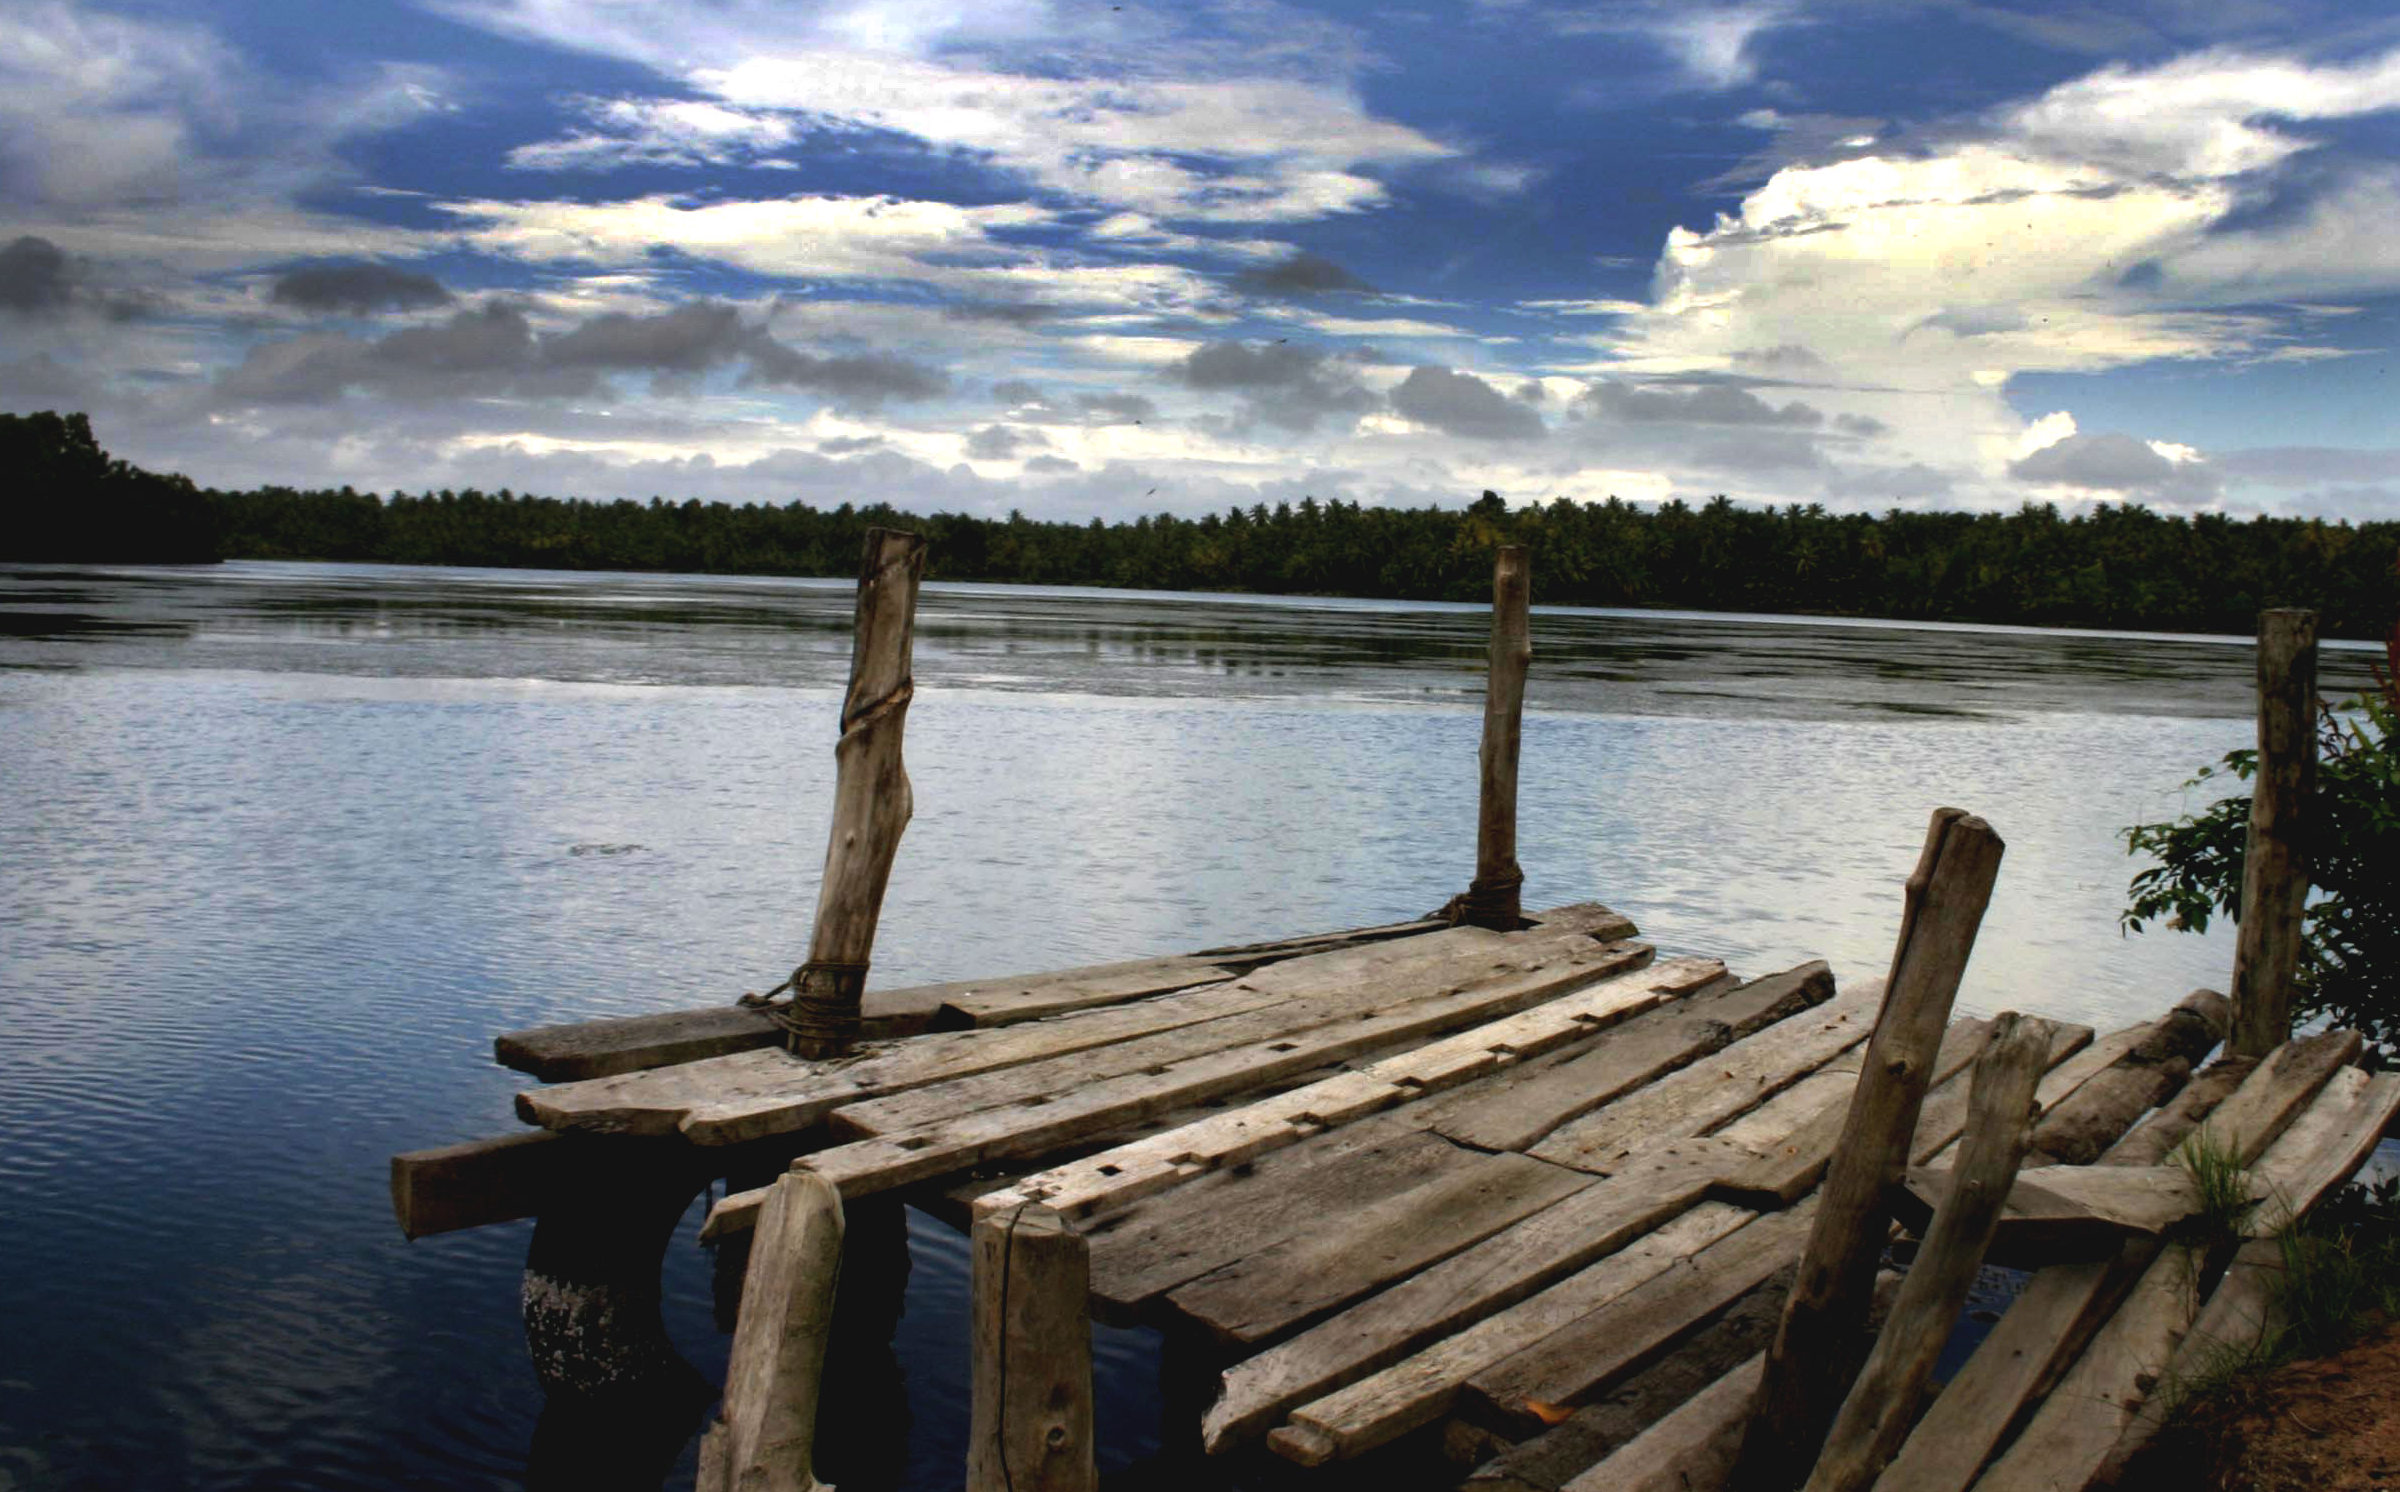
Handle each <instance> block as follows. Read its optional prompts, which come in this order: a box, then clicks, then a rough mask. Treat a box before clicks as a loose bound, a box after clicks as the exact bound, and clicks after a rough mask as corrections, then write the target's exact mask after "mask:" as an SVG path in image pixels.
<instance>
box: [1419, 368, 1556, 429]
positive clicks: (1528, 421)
mask: <svg viewBox="0 0 2400 1492" xmlns="http://www.w3.org/2000/svg"><path fill="white" fill-rule="evenodd" d="M1392 408H1393V409H1394V410H1396V411H1398V412H1399V413H1400V414H1402V415H1405V416H1407V417H1408V418H1409V419H1412V420H1414V421H1416V422H1417V423H1418V424H1420V425H1431V426H1432V427H1433V428H1434V429H1436V430H1439V431H1441V432H1442V433H1443V434H1445V435H1456V436H1461V437H1463V438H1465V439H1468V440H1537V439H1539V438H1540V437H1541V436H1542V435H1543V434H1544V429H1543V425H1542V417H1541V416H1540V415H1538V414H1536V413H1534V412H1533V410H1531V409H1530V408H1528V407H1526V406H1525V405H1524V404H1522V403H1519V402H1517V401H1515V400H1513V399H1510V398H1509V397H1508V396H1507V395H1505V394H1503V393H1501V392H1500V391H1499V390H1498V389H1496V388H1493V387H1492V386H1491V385H1490V384H1488V383H1485V382H1484V381H1483V380H1482V379H1480V378H1477V377H1476V376H1475V375H1474V374H1472V373H1454V372H1452V371H1451V370H1450V369H1448V368H1436V367H1430V366H1419V367H1416V368H1413V369H1411V370H1410V371H1409V375H1408V377H1407V378H1406V379H1404V380H1402V382H1401V384H1400V386H1399V387H1398V388H1396V389H1394V390H1392Z"/></svg>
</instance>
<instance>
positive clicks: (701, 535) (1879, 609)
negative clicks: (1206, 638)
mask: <svg viewBox="0 0 2400 1492" xmlns="http://www.w3.org/2000/svg"><path fill="white" fill-rule="evenodd" d="M0 418H6V417H0ZM59 418H60V417H58V416H55V415H34V416H30V417H26V419H24V420H14V419H11V420H10V421H9V423H7V424H6V425H0V439H4V440H5V444H0V453H5V454H6V455H8V456H11V457H16V455H17V451H16V447H17V443H18V441H19V434H18V431H19V427H21V426H23V425H25V424H26V423H28V422H29V421H30V422H34V423H38V422H41V421H46V420H47V421H57V420H59ZM63 423H65V424H66V425H68V426H69V427H71V428H73V429H77V430H80V431H81V432H83V434H84V435H85V436H88V434H89V426H88V424H83V423H82V416H80V415H76V416H69V417H66V419H65V421H64V422H63ZM93 449H94V451H97V447H94V448H93ZM17 459H18V460H20V461H21V460H22V459H23V458H22V457H18V458H17ZM103 460H104V462H105V458H103ZM105 464H107V465H109V466H110V467H111V469H112V470H113V469H116V468H121V467H123V463H105ZM20 469H22V468H20ZM123 469H124V470H125V471H127V472H131V471H133V469H132V468H123ZM140 475H141V476H142V477H144V478H147V480H149V481H152V482H158V483H165V484H169V486H170V487H172V488H173V490H174V491H176V492H179V493H180V492H189V491H190V490H191V487H190V484H189V483H188V482H184V481H183V479H182V478H179V477H177V478H150V477H148V474H147V473H142V474H140ZM175 484H180V485H179V486H177V485H175ZM63 490H64V491H66V492H68V493H72V494H78V495H83V497H84V500H86V501H91V500H93V499H91V498H90V496H89V494H90V493H91V492H93V491H95V490H98V489H93V488H91V487H89V486H88V485H87V486H86V487H83V488H75V487H69V488H67V489H63ZM128 490H130V489H128ZM58 491H60V489H49V488H46V487H45V486H44V485H43V484H42V483H41V481H40V479H39V478H38V477H37V479H36V481H35V482H34V483H32V484H28V485H20V486H19V488H18V492H19V497H18V500H17V503H16V513H17V515H18V516H17V517H16V518H15V520H14V521H13V522H12V523H11V525H10V527H11V528H12V529H16V528H23V529H27V530H30V529H31V528H34V527H38V525H37V524H33V523H31V522H29V521H28V520H27V519H26V517H25V516H24V515H26V514H28V513H32V512H39V511H47V510H50V509H53V508H56V507H58V506H62V504H61V503H60V501H59V498H58V496H57V495H56V493H57V492H58ZM108 495H109V494H108V493H105V492H104V493H103V494H102V496H103V497H104V498H105V497H107V496H108ZM198 497H199V498H200V499H201V500H202V501H203V502H204V504H205V508H206V511H207V514H208V519H209V523H210V524H211V526H212V533H213V544H214V547H215V549H216V550H217V552H220V553H222V554H224V555H227V556H233V557H240V558H257V559H319V560H372V561H380V562H384V563H395V564H442V565H502V566H517V567H529V568H539V569H567V570H603V569H605V570H662V571H702V572H717V573H728V574H751V575H843V574H848V573H851V572H852V571H854V570H855V568H856V566H857V563H858V553H859V545H860V543H861V540H862V536H863V534H864V531H865V530H866V529H867V527H868V526H870V525H875V524H881V525H886V526H897V527H903V528H913V529H916V530H919V531H921V532H923V533H924V534H925V535H926V536H927V537H928V538H929V539H930V540H931V552H930V554H929V557H928V566H927V574H928V575H929V576H930V577H932V578H936V579H948V580H995V581H1025V582H1039V583H1047V584H1059V585H1104V586H1122V587H1127V588H1130V589H1141V590H1232V591H1256V592H1273V593H1300V594H1313V595H1345V596H1389V597H1401V598H1408V599H1420V600H1477V599H1482V598H1485V597H1488V596H1489V594H1490V587H1491V551H1492V549H1493V548H1494V547H1495V546H1497V545H1500V544H1505V543H1522V544H1527V545H1530V546H1532V549H1533V553H1534V594H1535V599H1536V600H1538V601H1543V602H1549V603H1554V604H1566V605H1588V606H1647V607H1675V608H1688V609H1692V610H1705V611H1783V612H1815V613H1834V614H1842V615H1860V616H1889V617H1905V618H1913V619H1925V620H1953V621H1981V622H2013V623H2029V624H2035V625H2044V626H2092V627H2129V628H2144V629H2156V630H2170V631H2183V630H2188V631H2210V632H2236V633H2241V632H2248V631H2250V630H2251V628H2252V627H2253V625H2254V624H2255V620H2256V616H2257V613H2258V611H2259V609H2260V608H2262V607H2266V606H2313V607H2316V608H2318V609H2319V610H2320V611H2321V612H2322V613H2323V617H2324V627H2325V630H2326V631H2327V633H2328V634H2330V635H2336V636H2349V637H2363V638H2375V637H2381V636H2382V635H2383V634H2384V632H2385V631H2386V629H2387V628H2389V627H2390V625H2391V624H2392V621H2393V618H2394V615H2395V613H2396V612H2400V571H2396V569H2395V563H2394V562H2395V558H2396V557H2400V523H2362V524H2357V525H2353V524H2350V523H2346V522H2343V523H2328V522H2325V521H2324V520H2321V519H2303V518H2252V519H2247V520H2236V519H2232V518H2226V517H2222V516H2218V515H2215V514H2205V513H2203V514H2198V515H2195V516H2193V517H2189V518H2185V517H2180V516H2169V515H2164V514H2159V513H2154V512H2151V511H2150V510H2148V509H2146V508H2142V507H2138V506H2131V505H2127V506H2107V505H2103V506H2100V507H2096V508H2094V509H2092V510H2091V511H2090V512H2088V513H2079V514H2075V515H2073V516H2068V515H2065V514H2062V513H2060V512H2059V511H2058V509H2057V508H2056V507H2054V506H2051V505H2048V504H2028V505H2026V506H2025V507H2022V508H2020V509H2018V510H2017V511H2016V512H2013V513H1919V512H1907V511H1902V510H1899V509H1894V510H1893V511H1891V512H1888V513H1884V514H1880V515H1877V514H1867V513H1831V512H1827V511H1826V510H1825V509H1823V508H1822V507H1819V506H1817V505H1815V504H1807V505H1800V504H1794V505H1790V506H1785V507H1766V508H1750V507H1742V506H1739V505H1737V504H1735V503H1733V502H1732V501H1731V500H1729V499H1727V498H1723V497H1718V498H1714V499H1711V500H1710V501H1708V502H1705V503H1702V504H1699V505H1697V506H1695V505H1692V504H1688V503H1685V502H1682V501H1680V500H1679V501H1673V502H1668V503H1664V504H1661V505H1659V506H1658V507H1655V508H1637V507H1635V506H1634V505H1632V504H1630V503H1626V502H1621V501H1619V500H1617V499H1614V498H1611V499H1609V500H1608V501H1606V502H1599V503H1576V502H1569V501H1567V500H1566V499H1564V498H1560V499H1556V500H1554V501H1552V502H1550V503H1548V504H1537V505H1533V506H1528V507H1522V508H1514V509H1512V508H1510V507H1509V506H1508V505H1507V504H1506V503H1504V502H1502V501H1501V500H1500V499H1499V498H1498V497H1496V496H1494V495H1492V494H1491V493H1488V492H1487V493H1485V494H1484V495H1483V497H1482V498H1481V500H1479V501H1477V502H1475V503H1472V504H1470V505H1469V506H1467V507H1465V508H1464V509H1456V508H1437V507H1425V508H1410V509H1403V508H1371V507H1363V506H1361V505H1359V504H1356V503H1350V502H1343V501H1340V500H1335V501H1332V502H1323V503H1320V502H1318V501H1316V500H1315V499H1314V498H1303V499H1302V500H1301V501H1300V502H1298V503H1296V504H1286V503H1277V504H1276V505H1274V506H1273V507H1271V508H1270V507H1268V506H1265V505H1263V504H1261V505H1258V506H1253V507H1249V508H1234V509H1231V510H1228V511H1227V512H1224V513H1221V514H1219V513H1212V514H1209V515H1207V516H1205V517H1201V518H1179V517H1175V516H1173V515H1171V514H1164V513H1161V514H1157V515H1155V516H1148V517H1141V518H1135V519H1131V520H1128V521H1123V522H1119V523H1115V524H1106V523H1103V522H1101V521H1100V520H1099V519H1097V518H1094V519H1092V520H1091V521H1090V522H1089V523H1086V524H1075V523H1064V522H1041V521H1036V520H1034V519H1029V518H1027V517H1025V516H1024V515H1023V514H1021V513H1011V514H1010V515H1009V516H1008V517H1007V518H1005V519H987V518H976V517H971V516H968V515H966V514H958V513H936V514H933V515H931V516H930V517H923V516H916V515H911V514H907V513H902V512H899V511H897V510H895V509H893V508H890V507H888V506H885V505H882V504H872V505H866V506H855V505H852V504H849V503H844V504H842V505H841V506H839V507H835V508H815V507H810V506H808V505H806V504H803V503H793V504H790V505H788V506H783V505H762V504H745V505H742V506H739V507H736V506H733V505H731V504H727V503H721V502H718V503H702V502H699V501H697V500H693V501H687V502H682V503H670V502H666V501H663V500H661V499H658V498H652V499H651V500H650V501H649V502H646V503H640V502H628V501H617V502H594V501H588V500H584V499H579V498H549V497H526V496H519V495H517V494H515V493H512V492H509V491H506V490H502V491H499V492H494V493H484V492H479V491H475V490H472V489H469V490H467V491H464V492H452V491H442V492H427V493H423V494H417V495H411V494H408V493H395V494H393V495H392V496H391V497H389V498H379V497H377V496H376V495H374V494H372V493H361V492H355V491H352V490H351V489H349V488H347V487H345V488H342V489H340V490H338V491H321V490H320V491H301V490H297V489H293V488H289V487H262V488H259V489H256V490H254V491H249V492H218V491H207V492H205V493H199V494H198ZM109 526H112V527H115V526H120V525H118V524H117V523H116V522H114V521H112V522H111V524H110V525H109ZM178 532H182V530H178ZM19 549H20V546H19V545H18V544H17V543H16V542H15V535H14V534H11V535H10V536H9V537H7V538H6V539H0V555H8V556H13V557H16V558H32V557H33V556H32V555H31V554H28V553H20V552H19ZM115 557H117V558H132V557H133V556H131V555H118V556H115Z"/></svg>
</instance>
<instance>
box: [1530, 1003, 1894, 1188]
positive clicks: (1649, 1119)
mask: <svg viewBox="0 0 2400 1492" xmlns="http://www.w3.org/2000/svg"><path fill="white" fill-rule="evenodd" d="M1882 995H1883V987H1882V985H1881V984H1880V983H1877V982H1874V981H1868V982H1866V983H1862V984H1859V985H1857V986H1854V987H1853V988H1851V989H1850V990H1848V991H1847V992H1845V993H1843V994H1841V995H1839V996H1836V997H1835V998H1834V999H1833V1000H1832V1001H1830V1002H1828V1003H1826V1004H1824V1005H1820V1006H1818V1007H1817V1008H1815V1009H1814V1010H1810V1011H1808V1012H1806V1013H1804V1014H1801V1015H1796V1016H1793V1017H1791V1018H1790V1019H1788V1020H1783V1021H1779V1022H1777V1023H1776V1024H1774V1025H1772V1026H1769V1027H1767V1028H1766V1029H1765V1030H1763V1031H1761V1032H1759V1033H1758V1034H1757V1035H1755V1036H1752V1037H1751V1038H1749V1039H1748V1040H1747V1041H1742V1042H1738V1043H1736V1044H1735V1045H1733V1046H1731V1047H1728V1048H1726V1049H1725V1050H1724V1051H1722V1052H1718V1053H1716V1054H1714V1055H1712V1056H1709V1057H1707V1058H1705V1059H1703V1060H1701V1061H1698V1062H1695V1063H1693V1064H1692V1065H1691V1066H1689V1067H1686V1068H1684V1069H1682V1070H1681V1071H1679V1072H1675V1073H1671V1074H1669V1075H1668V1076H1666V1077H1663V1078H1661V1079H1659V1080H1658V1081H1657V1082H1655V1083H1651V1084H1649V1085H1648V1086H1646V1087H1642V1088H1637V1089H1635V1090H1634V1091H1633V1092H1631V1093H1629V1094H1627V1095H1626V1096H1624V1097H1623V1098H1620V1099H1618V1100H1617V1101H1616V1102H1614V1103H1611V1104H1608V1105H1607V1106H1605V1107H1603V1108H1600V1109H1596V1110H1594V1111H1593V1112H1591V1113H1589V1114H1586V1115H1585V1116H1583V1117H1582V1118H1580V1119H1577V1120H1574V1121H1573V1122H1571V1123H1568V1124H1565V1125H1562V1126H1561V1127H1559V1128H1558V1129H1557V1130H1556V1131H1554V1132H1552V1134H1551V1135H1550V1137H1549V1138H1548V1139H1545V1140H1543V1141H1542V1142H1541V1143H1540V1144H1538V1145H1535V1146H1533V1147H1532V1148H1531V1149H1530V1150H1529V1151H1528V1152H1527V1153H1528V1154H1530V1155H1534V1156H1537V1157H1539V1158H1540V1159H1543V1160H1546V1161H1550V1162H1552V1163H1554V1164H1557V1165H1563V1166H1573V1167H1575V1168H1576V1169H1577V1170H1585V1171H1592V1172H1595V1173H1597V1174H1601V1175H1606V1174H1607V1173H1608V1171H1609V1170H1610V1168H1611V1167H1613V1166H1617V1165H1621V1164H1623V1163H1624V1161H1625V1159H1626V1158H1627V1157H1628V1156H1630V1155H1631V1154H1632V1153H1633V1152H1634V1151H1635V1150H1636V1149H1638V1148H1640V1147H1641V1146H1643V1145H1646V1144H1650V1143H1653V1142H1655V1141H1657V1140H1660V1139H1664V1138H1671V1137H1674V1136H1678V1135H1697V1134H1703V1133H1705V1132H1707V1131H1708V1130H1711V1129H1714V1128H1716V1127H1717V1126H1719V1125H1721V1124H1724V1123H1725V1122H1727V1121H1728V1120H1731V1119H1733V1118H1736V1117H1737V1116H1739V1115H1740V1114H1742V1113H1743V1112H1745V1111H1747V1110H1749V1109H1752V1108H1755V1107H1756V1106H1757V1105H1758V1104H1759V1103H1761V1102H1762V1101H1764V1100H1765V1099H1767V1098H1770V1097H1772V1096H1774V1095H1775V1094H1777V1093H1779V1092H1781V1091H1782V1090H1783V1089H1785V1088H1787V1087H1789V1086H1791V1085H1792V1084H1793V1083H1796V1082H1798V1081H1799V1080H1800V1079H1801V1078H1803V1077H1805V1076H1807V1075H1808V1074H1809V1073H1810V1072H1811V1071H1813V1070H1815V1069H1816V1068H1818V1067H1821V1066H1823V1065H1824V1064H1825V1063H1827V1062H1830V1061H1832V1060H1833V1059H1834V1058H1835V1057H1838V1056H1840V1055H1841V1054H1842V1052H1844V1051H1845V1050H1847V1049H1848V1048H1850V1047H1853V1046H1856V1045H1857V1044H1858V1043H1860V1042H1862V1041H1865V1040H1866V1039H1867V1037H1868V1035H1869V1034H1870V1033H1871V1032H1872V1031H1873V1029H1874V1025H1875V1009H1876V1005H1877V1003H1878V1002H1879V1001H1880V1000H1881V999H1882Z"/></svg>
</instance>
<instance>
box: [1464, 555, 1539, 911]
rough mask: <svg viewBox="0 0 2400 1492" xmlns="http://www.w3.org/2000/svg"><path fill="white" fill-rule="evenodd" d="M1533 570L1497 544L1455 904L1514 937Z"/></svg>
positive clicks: (1521, 878) (1520, 881)
mask: <svg viewBox="0 0 2400 1492" xmlns="http://www.w3.org/2000/svg"><path fill="white" fill-rule="evenodd" d="M1532 599H1533V566H1532V563H1531V562H1530V561H1529V560H1528V559H1527V558H1526V552H1525V546H1524V545H1522V544H1503V545H1501V546H1500V552H1499V554H1498V556H1497V557H1496V558H1494V560H1493V562H1492V660H1491V672H1490V676H1489V678H1488V680H1487V682H1486V683H1485V686H1484V695H1483V753H1482V763H1483V783H1482V790H1481V792H1480V794H1479V795H1478V811H1477V816H1476V821H1475V880H1474V882H1473V883H1472V884H1470V885H1469V886H1468V887H1467V894H1466V895H1465V896H1464V897H1462V898H1460V902H1459V908H1458V914H1459V920H1460V921H1461V922H1465V923H1469V924H1471V925H1473V926H1476V927H1489V928H1494V929H1497V930H1498V931H1501V932H1514V931H1516V929H1517V927H1518V925H1519V924H1520V923H1522V922H1523V921H1524V909H1523V907H1522V906H1521V905H1520V904H1519V902H1518V892H1519V891H1520V890H1521V889H1522V888H1523V887H1524V885H1525V872H1524V870H1523V869H1522V868H1520V867H1519V866H1518V864H1517V755H1518V746H1519V743H1520V742H1521V741H1522V739H1523V735H1524V716H1525V670H1526V669H1527V668H1528V667H1529V666H1530V665H1531V664H1532V662H1533V632H1532V627H1531V624H1530V623H1529V622H1528V620H1527V617H1526V612H1527V609H1528V607H1529V605H1530V603H1531V601H1532Z"/></svg>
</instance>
